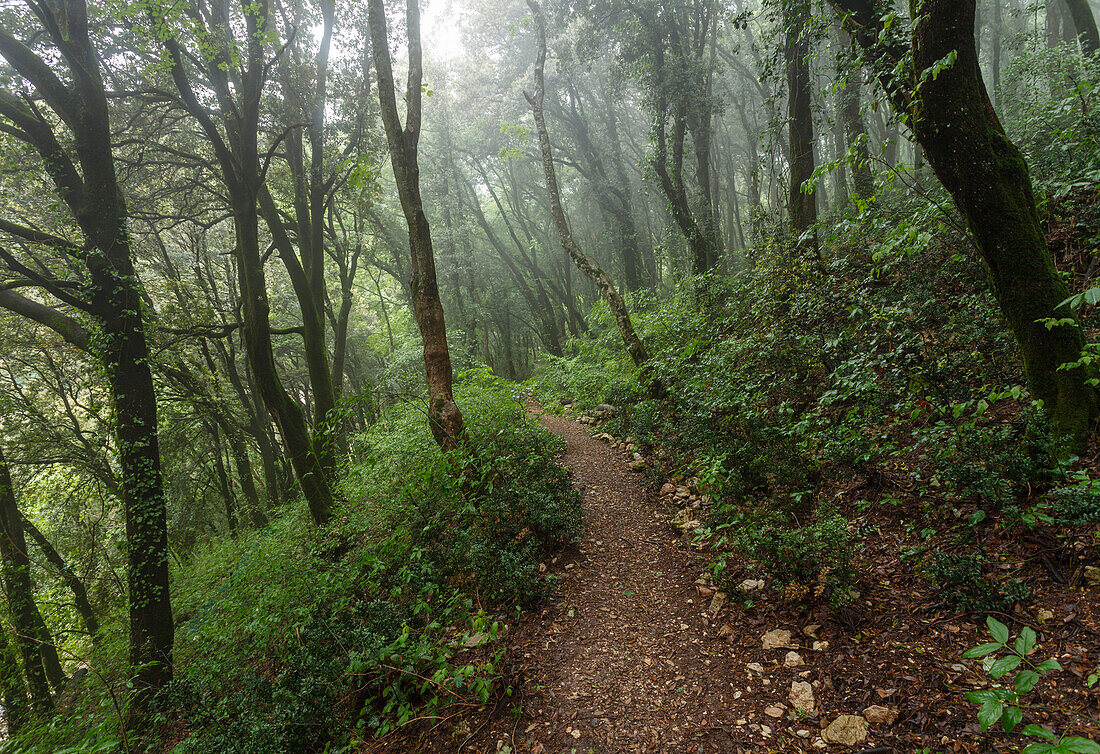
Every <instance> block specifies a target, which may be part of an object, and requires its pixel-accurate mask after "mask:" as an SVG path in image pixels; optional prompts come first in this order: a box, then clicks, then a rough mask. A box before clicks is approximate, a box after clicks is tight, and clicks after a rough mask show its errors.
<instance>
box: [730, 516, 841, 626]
mask: <svg viewBox="0 0 1100 754" xmlns="http://www.w3.org/2000/svg"><path fill="white" fill-rule="evenodd" d="M733 542H734V544H735V545H736V546H737V547H739V548H740V549H741V550H742V551H744V553H745V555H746V557H748V558H750V559H752V560H754V561H756V562H757V563H759V564H760V566H761V567H762V568H763V569H764V570H765V571H766V572H767V573H768V575H769V576H770V577H771V579H772V580H773V582H774V586H775V587H776V588H777V589H778V590H779V591H781V592H782V593H783V595H784V597H785V598H786V599H787V600H788V601H790V602H809V601H815V600H819V599H822V598H824V599H828V600H829V602H830V603H832V604H833V605H834V606H839V605H842V604H844V603H846V602H849V601H850V600H851V599H852V597H853V595H854V578H855V570H854V568H853V564H852V558H853V556H854V554H855V552H856V551H857V550H858V548H859V545H858V543H857V542H856V541H855V537H854V536H853V533H852V531H851V528H850V526H849V524H848V521H847V520H846V519H845V518H844V517H843V516H841V515H839V514H838V513H836V512H835V511H830V510H825V509H823V510H819V511H818V512H817V514H816V516H815V517H814V519H813V521H811V522H810V523H808V524H805V525H802V526H799V525H797V524H793V523H792V522H791V520H790V518H789V517H787V516H785V515H781V514H779V513H776V512H770V513H756V514H752V515H749V516H745V517H744V518H743V519H742V520H741V521H740V524H739V526H738V527H737V529H736V531H735V533H734V534H733Z"/></svg>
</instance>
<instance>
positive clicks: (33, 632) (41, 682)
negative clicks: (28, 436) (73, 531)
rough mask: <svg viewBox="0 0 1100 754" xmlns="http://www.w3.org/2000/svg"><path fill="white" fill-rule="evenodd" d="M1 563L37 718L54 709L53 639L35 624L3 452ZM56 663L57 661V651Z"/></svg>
mask: <svg viewBox="0 0 1100 754" xmlns="http://www.w3.org/2000/svg"><path fill="white" fill-rule="evenodd" d="M0 560H2V561H3V576H4V591H5V593H6V594H7V597H8V608H9V609H10V610H11V620H12V626H13V628H14V629H15V644H16V646H18V647H19V653H20V655H21V656H22V658H23V672H24V673H25V674H26V678H27V688H28V689H30V695H31V706H32V707H33V709H34V711H35V712H36V713H37V714H40V715H41V714H46V713H48V712H49V711H50V710H52V709H53V696H52V695H51V693H50V686H51V685H52V684H51V683H50V678H49V671H48V668H47V666H46V656H45V653H44V652H43V649H44V648H45V647H44V646H43V642H44V641H49V642H51V644H52V639H51V638H49V637H47V636H43V635H42V633H41V632H40V631H39V626H38V620H36V618H38V619H40V618H41V616H40V615H38V610H37V607H36V606H35V604H34V582H33V581H32V580H31V561H30V558H29V557H27V541H26V538H25V537H24V534H23V520H22V516H20V514H19V506H18V504H17V503H16V499H15V490H14V488H13V487H12V483H11V476H10V475H9V473H8V465H7V462H6V460H5V458H4V455H3V451H0ZM53 659H54V660H55V661H56V659H57V654H56V650H55V652H54V657H53ZM58 670H60V667H59V668H58Z"/></svg>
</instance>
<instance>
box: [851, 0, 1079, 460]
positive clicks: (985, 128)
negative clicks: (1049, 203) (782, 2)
mask: <svg viewBox="0 0 1100 754" xmlns="http://www.w3.org/2000/svg"><path fill="white" fill-rule="evenodd" d="M830 1H831V2H832V3H833V5H834V6H835V7H836V8H837V9H838V10H840V11H842V12H843V13H844V14H845V22H846V25H847V27H848V29H849V31H850V32H851V33H852V35H853V37H854V38H855V39H856V40H857V41H858V42H859V44H860V46H861V47H863V48H864V50H865V51H866V52H867V53H868V58H869V60H870V61H871V63H872V64H873V65H874V67H875V71H876V73H877V74H878V75H879V78H880V80H881V81H882V83H883V86H884V88H885V90H886V92H887V95H888V97H889V98H890V100H891V103H892V104H893V105H894V107H895V108H896V109H897V110H899V111H900V112H902V113H909V114H911V116H912V122H913V124H914V125H913V128H914V135H915V136H916V138H917V140H918V142H919V143H920V144H921V146H922V147H923V148H924V153H925V156H926V157H927V160H928V163H929V164H930V165H931V166H932V169H933V170H934V171H935V173H936V176H937V177H938V178H939V179H940V181H941V182H942V183H943V185H944V187H945V188H946V189H947V190H948V192H950V194H951V196H952V197H953V198H954V200H955V203H956V205H957V206H958V208H959V210H960V211H961V212H962V214H963V216H964V217H965V218H966V222H967V225H968V227H969V228H970V231H971V233H972V234H973V236H974V240H975V242H976V244H977V246H978V249H979V250H980V253H981V256H982V259H983V260H984V262H985V265H986V268H987V270H988V272H989V279H990V283H991V287H992V289H993V293H994V295H995V296H996V299H997V302H998V303H999V304H1000V308H1001V311H1002V312H1003V314H1004V316H1005V319H1006V320H1007V322H1008V324H1009V326H1010V327H1011V329H1012V332H1013V334H1014V335H1015V337H1016V341H1017V343H1018V345H1019V348H1020V356H1021V358H1022V361H1023V365H1024V371H1025V374H1026V376H1027V383H1028V387H1029V388H1030V389H1031V392H1032V394H1033V395H1034V396H1035V397H1036V398H1039V399H1041V400H1042V401H1043V402H1044V405H1045V406H1046V409H1047V411H1048V413H1049V415H1050V417H1051V422H1052V425H1053V429H1054V432H1055V434H1056V435H1057V436H1058V437H1059V439H1060V442H1061V444H1062V445H1063V447H1064V449H1066V450H1069V451H1075V450H1080V449H1082V448H1083V447H1084V444H1085V441H1086V436H1087V433H1088V431H1089V429H1090V428H1091V426H1092V423H1093V421H1094V419H1095V418H1096V416H1097V394H1096V391H1095V389H1094V388H1093V387H1091V386H1090V385H1089V384H1088V383H1089V380H1090V379H1091V378H1092V376H1093V375H1092V372H1091V371H1090V370H1089V369H1086V368H1075V369H1060V367H1061V366H1062V365H1063V364H1066V363H1070V362H1076V361H1077V360H1078V357H1079V356H1080V354H1081V351H1082V348H1083V347H1084V337H1083V334H1082V332H1081V330H1080V328H1078V327H1077V326H1075V325H1069V326H1060V327H1054V328H1048V327H1047V326H1046V325H1045V324H1043V323H1042V321H1043V320H1046V319H1059V318H1065V317H1070V316H1071V313H1070V312H1068V311H1067V310H1066V309H1065V308H1060V304H1061V303H1062V302H1063V301H1065V300H1066V298H1068V297H1069V290H1068V288H1067V286H1066V283H1065V282H1064V281H1063V280H1062V278H1061V277H1060V276H1059V275H1058V271H1057V270H1056V269H1055V268H1054V262H1053V260H1052V259H1051V255H1050V251H1049V249H1048V247H1047V243H1046V238H1045V236H1044V234H1043V228H1042V225H1041V224H1040V222H1039V213H1038V211H1037V209H1036V205H1035V197H1034V195H1033V193H1032V188H1031V179H1030V176H1029V174H1028V167H1027V162H1026V161H1025V159H1024V157H1023V154H1022V153H1021V152H1020V150H1019V148H1017V147H1016V145H1015V144H1013V143H1012V141H1011V140H1010V139H1009V138H1008V136H1007V135H1006V134H1005V131H1004V128H1003V127H1002V126H1001V123H1000V121H999V120H998V118H997V114H996V111H995V110H994V108H993V104H992V102H991V101H990V99H989V95H988V92H987V91H986V88H985V84H984V82H983V81H982V74H981V68H980V67H979V62H978V55H977V48H976V46H975V43H974V21H975V0H925V2H924V3H923V4H922V5H921V14H920V16H919V21H918V23H917V24H916V25H915V26H914V28H913V29H912V30H911V37H910V40H909V41H908V43H906V42H905V40H904V39H902V38H901V37H900V36H898V32H896V31H891V30H887V29H883V24H882V15H881V10H882V8H881V7H880V6H879V4H877V3H876V2H875V1H874V0H830ZM907 48H908V49H907ZM907 52H911V53H912V68H911V69H909V82H908V83H907V82H906V81H904V80H899V79H898V77H897V76H895V75H894V71H896V70H897V67H898V64H899V62H905V60H906V53H907ZM952 57H954V62H951V60H952ZM933 74H934V75H933ZM913 82H919V85H918V86H916V88H915V91H914V88H913Z"/></svg>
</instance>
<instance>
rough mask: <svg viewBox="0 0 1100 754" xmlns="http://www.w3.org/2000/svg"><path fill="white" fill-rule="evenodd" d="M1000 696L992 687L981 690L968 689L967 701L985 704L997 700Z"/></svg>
mask: <svg viewBox="0 0 1100 754" xmlns="http://www.w3.org/2000/svg"><path fill="white" fill-rule="evenodd" d="M999 698H1000V697H998V696H997V695H996V694H995V693H994V692H993V691H992V690H990V689H982V690H981V691H967V692H966V699H967V701H969V702H973V703H974V704H984V703H985V702H989V701H996V700H997V699H999Z"/></svg>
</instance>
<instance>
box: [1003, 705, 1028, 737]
mask: <svg viewBox="0 0 1100 754" xmlns="http://www.w3.org/2000/svg"><path fill="white" fill-rule="evenodd" d="M1023 719H1024V713H1023V712H1022V711H1020V708H1019V707H1009V708H1007V709H1006V710H1005V711H1004V714H1003V715H1001V727H1002V728H1003V729H1004V732H1005V733H1011V732H1012V729H1013V728H1015V727H1016V726H1017V725H1019V724H1020V721H1021V720H1023Z"/></svg>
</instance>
